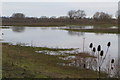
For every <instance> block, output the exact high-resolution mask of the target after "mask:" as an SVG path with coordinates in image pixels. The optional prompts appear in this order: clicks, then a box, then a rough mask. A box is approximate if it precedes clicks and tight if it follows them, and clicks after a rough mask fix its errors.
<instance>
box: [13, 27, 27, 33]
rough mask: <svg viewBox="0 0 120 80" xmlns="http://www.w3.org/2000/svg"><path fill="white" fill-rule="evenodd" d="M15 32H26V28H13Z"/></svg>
mask: <svg viewBox="0 0 120 80" xmlns="http://www.w3.org/2000/svg"><path fill="white" fill-rule="evenodd" d="M11 28H12V31H13V32H19V33H20V32H24V31H25V27H11Z"/></svg>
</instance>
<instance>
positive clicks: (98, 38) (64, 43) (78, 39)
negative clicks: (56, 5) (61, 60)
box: [1, 26, 119, 59]
mask: <svg viewBox="0 0 120 80" xmlns="http://www.w3.org/2000/svg"><path fill="white" fill-rule="evenodd" d="M91 27H92V26H86V27H85V28H86V29H90V28H91ZM82 28H83V27H82ZM112 28H115V27H112ZM1 32H3V33H4V35H2V37H1V38H3V42H8V43H12V44H18V43H25V44H26V45H29V46H31V45H32V46H37V47H50V48H79V50H80V51H81V52H82V51H83V50H84V51H86V52H90V50H91V49H90V48H89V44H90V43H93V46H94V47H96V48H97V46H98V45H101V46H102V50H103V51H104V52H106V50H107V43H108V42H111V46H110V48H109V51H108V54H107V56H109V57H110V58H111V59H112V58H113V59H117V58H118V35H119V34H111V33H109V34H108V33H89V32H73V31H66V30H61V29H60V28H59V27H13V26H10V28H4V29H2V30H1ZM83 41H84V44H83Z"/></svg>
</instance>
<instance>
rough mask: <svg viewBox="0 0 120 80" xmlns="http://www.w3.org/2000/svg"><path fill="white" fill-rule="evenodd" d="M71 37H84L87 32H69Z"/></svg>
mask: <svg viewBox="0 0 120 80" xmlns="http://www.w3.org/2000/svg"><path fill="white" fill-rule="evenodd" d="M68 34H69V35H71V36H72V35H77V36H84V34H85V32H74V31H68Z"/></svg>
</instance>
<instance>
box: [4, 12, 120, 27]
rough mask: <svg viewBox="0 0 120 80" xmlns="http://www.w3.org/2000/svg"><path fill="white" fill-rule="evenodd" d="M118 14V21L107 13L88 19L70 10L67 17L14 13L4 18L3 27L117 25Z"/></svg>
mask: <svg viewBox="0 0 120 80" xmlns="http://www.w3.org/2000/svg"><path fill="white" fill-rule="evenodd" d="M118 12H119V11H117V13H116V19H115V18H113V17H112V15H110V14H108V13H105V12H96V13H95V14H94V15H93V17H91V18H87V17H86V16H87V14H86V12H85V11H84V10H70V11H68V12H67V16H59V17H56V16H51V17H47V16H41V17H40V18H37V17H27V16H25V14H23V13H13V14H12V16H10V17H2V23H3V25H40V26H42V25H43V26H44V25H55V26H57V25H74V24H75V25H76V24H78V25H79V24H97V23H99V24H103V23H110V24H117V19H118V18H119V16H118Z"/></svg>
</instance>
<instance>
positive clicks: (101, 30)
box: [64, 28, 120, 34]
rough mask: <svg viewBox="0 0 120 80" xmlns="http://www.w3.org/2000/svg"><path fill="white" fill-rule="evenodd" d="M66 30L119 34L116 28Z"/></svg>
mask: <svg viewBox="0 0 120 80" xmlns="http://www.w3.org/2000/svg"><path fill="white" fill-rule="evenodd" d="M64 30H67V31H75V32H94V33H115V34H120V31H119V30H118V29H102V28H101V29H100V28H99V29H64Z"/></svg>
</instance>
